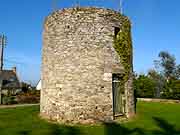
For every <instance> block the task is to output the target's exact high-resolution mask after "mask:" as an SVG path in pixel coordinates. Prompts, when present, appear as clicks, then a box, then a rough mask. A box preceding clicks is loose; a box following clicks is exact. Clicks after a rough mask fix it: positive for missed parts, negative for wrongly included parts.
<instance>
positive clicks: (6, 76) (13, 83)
mask: <svg viewBox="0 0 180 135" xmlns="http://www.w3.org/2000/svg"><path fill="white" fill-rule="evenodd" d="M0 80H2V88H6V89H9V88H10V89H12V88H19V87H20V83H19V80H18V77H17V74H16V72H14V71H13V70H2V71H0Z"/></svg>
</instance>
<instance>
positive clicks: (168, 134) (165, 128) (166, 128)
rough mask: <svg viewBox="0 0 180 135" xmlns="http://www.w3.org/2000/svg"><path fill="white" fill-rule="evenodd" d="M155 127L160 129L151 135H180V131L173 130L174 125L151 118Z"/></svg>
mask: <svg viewBox="0 0 180 135" xmlns="http://www.w3.org/2000/svg"><path fill="white" fill-rule="evenodd" d="M153 119H154V121H155V122H156V124H157V126H158V127H159V128H160V129H161V130H160V131H153V134H157V135H180V130H177V129H176V128H175V125H172V124H170V123H168V122H167V121H166V120H164V119H161V118H158V117H153Z"/></svg>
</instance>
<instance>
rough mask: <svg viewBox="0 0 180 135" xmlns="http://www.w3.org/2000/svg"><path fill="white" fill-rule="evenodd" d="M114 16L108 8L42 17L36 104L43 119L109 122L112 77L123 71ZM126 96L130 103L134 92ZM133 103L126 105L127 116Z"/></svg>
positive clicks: (111, 114) (117, 25)
mask: <svg viewBox="0 0 180 135" xmlns="http://www.w3.org/2000/svg"><path fill="white" fill-rule="evenodd" d="M117 16H118V13H117V12H115V11H112V10H109V9H101V8H69V9H64V10H59V11H56V12H54V13H53V14H51V15H50V16H48V17H47V18H46V20H45V24H44V32H43V56H42V77H41V78H42V91H41V103H40V104H41V115H42V116H43V117H47V118H48V119H51V120H56V121H58V122H61V123H66V122H71V123H78V122H80V123H93V122H96V121H111V120H113V110H112V100H113V99H112V73H121V72H123V69H124V68H123V66H122V65H121V64H120V60H119V57H118V55H117V53H116V51H115V50H114V48H113V37H114V27H121V23H122V22H121V20H119V18H118V17H117ZM131 84H132V81H130V82H129V84H127V89H126V90H127V91H132V87H131ZM126 93H127V94H129V95H127V96H126V99H128V101H129V98H131V97H132V92H126ZM131 99H132V98H131ZM132 104H133V103H132V101H131V103H128V105H127V107H128V108H127V111H126V112H127V113H129V111H128V110H132V108H133V105H132ZM129 108H130V109H129Z"/></svg>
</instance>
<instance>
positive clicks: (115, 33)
mask: <svg viewBox="0 0 180 135" xmlns="http://www.w3.org/2000/svg"><path fill="white" fill-rule="evenodd" d="M119 31H120V28H119V27H115V28H114V35H115V37H117V35H118V33H119Z"/></svg>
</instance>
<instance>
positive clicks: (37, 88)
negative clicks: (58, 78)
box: [36, 80, 42, 90]
mask: <svg viewBox="0 0 180 135" xmlns="http://www.w3.org/2000/svg"><path fill="white" fill-rule="evenodd" d="M41 86H42V85H41V80H39V82H38V84H37V86H36V90H41Z"/></svg>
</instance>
